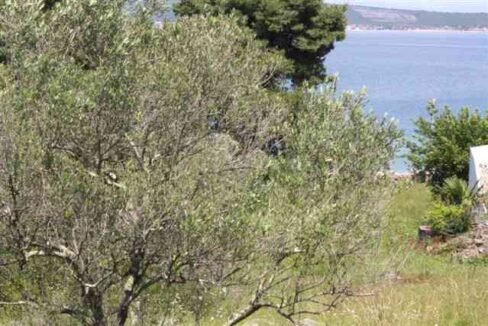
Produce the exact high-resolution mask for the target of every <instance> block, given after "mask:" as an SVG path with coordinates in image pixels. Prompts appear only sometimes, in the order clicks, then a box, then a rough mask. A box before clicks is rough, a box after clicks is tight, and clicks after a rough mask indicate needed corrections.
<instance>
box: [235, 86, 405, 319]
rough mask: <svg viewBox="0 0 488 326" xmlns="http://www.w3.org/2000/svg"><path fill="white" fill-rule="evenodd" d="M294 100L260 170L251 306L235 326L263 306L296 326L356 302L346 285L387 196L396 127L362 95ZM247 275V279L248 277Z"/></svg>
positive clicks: (376, 230) (314, 94)
mask: <svg viewBox="0 0 488 326" xmlns="http://www.w3.org/2000/svg"><path fill="white" fill-rule="evenodd" d="M334 89H335V87H334V85H331V86H330V87H328V88H326V89H325V90H323V91H297V92H296V94H292V95H291V99H290V103H289V104H290V110H289V113H288V117H287V119H286V124H285V125H284V127H283V129H282V132H283V135H284V137H283V140H282V141H283V142H284V143H285V144H286V146H282V148H283V150H282V151H281V153H279V154H278V156H277V158H276V159H275V160H274V162H273V163H272V164H271V165H270V167H269V169H268V170H267V171H266V173H265V178H266V179H267V180H268V183H267V188H266V194H267V201H266V205H265V206H264V207H262V210H261V214H262V219H261V221H262V223H261V228H262V234H263V236H262V238H261V239H260V241H259V242H258V243H259V245H258V246H257V248H256V252H257V253H258V258H257V259H258V261H257V262H256V263H254V264H253V266H254V269H253V270H252V272H250V274H251V275H252V276H250V277H249V278H248V280H249V284H248V288H251V289H254V291H252V292H251V293H249V304H248V305H246V306H245V307H244V308H243V309H242V310H240V311H239V312H238V313H236V314H233V315H232V318H231V319H230V322H229V324H230V325H234V324H237V323H238V322H240V321H242V320H244V319H246V318H248V317H250V316H251V315H252V314H254V313H255V312H257V311H259V310H261V309H272V310H274V311H276V312H277V313H278V314H279V315H281V316H282V317H284V318H285V319H286V320H288V321H290V322H292V323H293V324H298V322H299V318H300V317H301V316H304V315H305V316H306V315H307V314H309V315H319V314H322V313H324V312H326V311H328V310H330V309H332V308H333V307H335V306H336V305H337V304H338V303H339V302H340V301H341V300H342V299H343V298H345V297H347V296H351V295H354V294H355V292H354V290H353V289H352V288H351V284H352V282H351V280H352V278H353V277H354V275H357V273H358V270H361V269H363V268H364V265H365V261H364V260H365V259H366V257H368V255H369V253H371V252H372V251H373V252H374V248H376V244H377V243H378V242H377V240H378V238H379V235H380V230H381V226H382V223H383V216H384V211H383V208H384V206H385V203H386V202H387V201H388V198H389V195H390V194H391V193H392V189H391V182H390V180H388V178H385V176H384V175H385V174H384V173H379V172H382V171H383V172H384V171H386V170H387V169H388V167H389V164H390V162H391V160H392V159H393V157H394V154H395V151H396V150H397V148H398V146H399V144H400V142H399V140H400V137H401V133H400V132H399V131H398V129H397V127H396V123H395V122H394V121H391V120H388V119H378V118H377V117H376V116H375V115H374V114H367V113H365V112H364V94H359V95H354V94H344V95H342V96H338V95H336V94H335V93H334ZM247 275H248V276H249V274H247Z"/></svg>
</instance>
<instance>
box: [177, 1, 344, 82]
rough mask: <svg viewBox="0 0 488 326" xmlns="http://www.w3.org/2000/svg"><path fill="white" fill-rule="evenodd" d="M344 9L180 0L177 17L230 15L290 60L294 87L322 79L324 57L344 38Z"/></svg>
mask: <svg viewBox="0 0 488 326" xmlns="http://www.w3.org/2000/svg"><path fill="white" fill-rule="evenodd" d="M345 10H346V7H345V6H339V5H324V4H323V2H322V0H282V1H275V0H237V1H236V0H225V1H212V0H181V1H179V2H178V3H177V4H176V6H175V12H176V13H177V14H178V15H180V16H184V15H194V14H202V13H206V14H213V15H215V14H222V13H227V14H228V13H234V14H238V15H239V16H242V18H243V22H244V23H245V24H246V25H247V26H249V27H250V28H251V29H252V30H254V32H255V33H256V35H257V37H258V38H259V39H261V40H264V41H266V43H267V45H268V46H269V47H271V48H274V49H276V50H280V51H283V53H284V54H285V56H286V58H288V59H289V60H291V62H292V68H291V71H288V75H289V77H290V78H291V79H292V81H293V83H294V84H296V85H299V84H302V83H303V82H304V81H308V82H309V83H312V84H317V83H321V82H323V81H324V79H325V76H326V75H325V72H326V71H325V66H324V64H323V62H324V58H325V55H327V53H329V52H330V51H331V50H332V49H333V48H334V42H336V41H341V40H343V39H344V38H345V36H346V34H345V29H346V17H345Z"/></svg>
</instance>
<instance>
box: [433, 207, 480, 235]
mask: <svg viewBox="0 0 488 326" xmlns="http://www.w3.org/2000/svg"><path fill="white" fill-rule="evenodd" d="M427 222H428V224H429V225H431V226H432V229H433V230H434V231H435V232H437V233H438V234H443V235H447V234H451V235H453V234H459V233H464V232H466V231H468V230H469V229H470V228H471V224H472V218H471V214H470V209H469V208H467V207H465V206H458V205H447V204H444V203H441V202H438V203H436V205H435V206H434V207H433V208H432V209H431V210H430V211H429V213H428V216H427Z"/></svg>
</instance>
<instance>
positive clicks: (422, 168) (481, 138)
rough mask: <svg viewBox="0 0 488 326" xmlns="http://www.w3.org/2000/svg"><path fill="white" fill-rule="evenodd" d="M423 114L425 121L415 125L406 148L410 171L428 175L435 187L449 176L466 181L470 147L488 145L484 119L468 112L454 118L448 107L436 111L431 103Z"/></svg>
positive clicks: (476, 113)
mask: <svg viewBox="0 0 488 326" xmlns="http://www.w3.org/2000/svg"><path fill="white" fill-rule="evenodd" d="M427 111H428V114H429V117H428V118H419V119H418V120H416V121H415V125H416V126H417V130H416V136H415V139H416V142H410V143H409V144H408V148H409V149H410V153H409V154H408V155H407V157H408V159H409V160H410V162H411V164H412V167H413V168H414V169H415V170H417V171H418V172H420V173H427V174H430V175H431V177H432V184H433V185H435V186H440V185H442V184H443V183H444V180H445V179H447V178H449V177H453V176H456V177H458V178H461V179H464V180H467V178H468V173H469V149H470V147H473V146H479V145H484V144H487V143H488V115H487V114H486V112H485V114H483V113H481V112H479V111H471V110H470V109H468V108H464V109H462V110H461V112H459V114H458V115H456V114H454V113H453V112H452V111H451V110H450V109H449V108H448V107H446V108H444V110H438V109H437V107H436V105H435V103H433V102H432V103H430V104H429V106H428V107H427Z"/></svg>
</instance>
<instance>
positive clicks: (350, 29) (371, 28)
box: [346, 25, 488, 33]
mask: <svg viewBox="0 0 488 326" xmlns="http://www.w3.org/2000/svg"><path fill="white" fill-rule="evenodd" d="M346 30H347V31H348V32H370V31H383V32H389V31H390V32H439V33H443V32H459V33H488V27H485V28H471V29H461V28H421V27H417V28H384V27H381V26H358V25H348V26H347V29H346Z"/></svg>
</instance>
